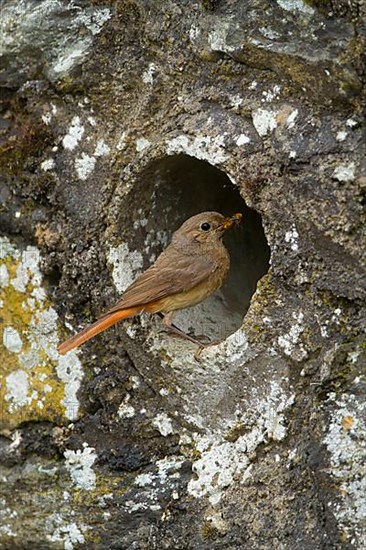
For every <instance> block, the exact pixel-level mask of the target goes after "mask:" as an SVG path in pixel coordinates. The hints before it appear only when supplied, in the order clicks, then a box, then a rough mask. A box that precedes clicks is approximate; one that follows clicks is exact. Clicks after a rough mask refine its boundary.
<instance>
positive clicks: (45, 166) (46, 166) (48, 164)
mask: <svg viewBox="0 0 366 550" xmlns="http://www.w3.org/2000/svg"><path fill="white" fill-rule="evenodd" d="M54 167H55V161H54V160H53V159H46V160H44V161H43V162H41V168H42V170H43V171H44V172H48V171H49V170H53V168H54Z"/></svg>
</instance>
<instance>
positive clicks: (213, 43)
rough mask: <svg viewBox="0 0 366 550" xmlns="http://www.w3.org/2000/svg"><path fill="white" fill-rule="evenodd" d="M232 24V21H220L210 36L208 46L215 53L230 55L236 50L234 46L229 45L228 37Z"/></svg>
mask: <svg viewBox="0 0 366 550" xmlns="http://www.w3.org/2000/svg"><path fill="white" fill-rule="evenodd" d="M231 25H232V23H231V22H230V21H223V20H222V21H220V22H217V25H216V27H215V29H214V30H212V31H211V32H210V33H209V35H208V44H209V46H210V48H211V50H213V51H218V52H226V53H230V52H233V51H234V50H235V47H234V46H230V45H229V44H228V43H227V36H228V32H229V29H230V27H231Z"/></svg>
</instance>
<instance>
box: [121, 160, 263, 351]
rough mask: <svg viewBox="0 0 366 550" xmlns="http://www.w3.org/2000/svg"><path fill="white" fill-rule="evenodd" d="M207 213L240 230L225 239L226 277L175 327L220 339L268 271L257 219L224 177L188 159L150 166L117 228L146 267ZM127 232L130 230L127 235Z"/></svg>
mask: <svg viewBox="0 0 366 550" xmlns="http://www.w3.org/2000/svg"><path fill="white" fill-rule="evenodd" d="M209 210H215V211H217V212H221V213H222V214H224V215H229V214H234V213H236V212H241V213H242V214H243V221H242V223H241V225H240V226H238V227H234V228H233V229H231V230H230V231H228V232H227V234H226V235H225V237H224V242H225V244H226V246H227V249H228V251H229V253H230V258H231V267H230V272H229V275H228V277H227V279H226V281H225V283H224V284H223V286H222V288H221V289H220V290H219V291H217V292H216V293H215V294H213V295H212V296H211V297H210V298H208V299H207V300H205V301H204V302H202V303H201V304H198V305H197V306H194V307H192V308H188V309H185V310H181V311H179V312H177V313H176V315H175V316H174V324H175V325H177V326H178V327H179V328H181V329H183V330H184V331H186V332H194V333H195V334H196V335H202V334H203V335H205V336H209V337H210V338H211V339H213V340H223V339H225V338H226V337H227V336H228V335H230V334H232V333H233V332H234V331H235V330H236V329H238V328H239V327H240V326H241V324H242V320H243V316H244V315H245V313H246V311H247V309H248V307H249V303H250V299H251V297H252V295H253V293H254V291H255V289H256V285H257V282H258V280H259V279H260V278H261V277H262V276H263V275H264V274H265V273H266V272H267V271H268V267H269V247H268V244H267V241H266V238H265V235H264V231H263V226H262V222H261V217H260V215H259V214H258V212H256V211H255V210H253V209H251V208H249V207H248V206H247V205H246V203H245V201H244V200H243V198H242V197H241V195H240V193H239V191H238V189H237V187H236V186H235V185H233V184H232V182H231V181H230V179H229V178H228V176H227V175H226V174H225V173H224V172H222V171H221V170H219V169H218V168H215V167H214V166H212V165H211V164H209V163H208V162H206V161H202V160H198V159H196V158H194V157H190V156H188V155H183V154H182V155H176V156H172V157H165V158H163V159H159V160H157V161H154V162H152V163H151V164H150V165H149V166H148V168H146V169H145V170H144V171H143V173H142V174H140V175H139V177H138V181H137V183H136V185H135V186H134V191H133V193H131V194H130V195H129V197H128V198H127V199H126V197H125V198H124V204H123V208H121V210H120V212H119V214H120V224H118V225H119V226H120V228H121V229H122V228H124V234H125V237H127V240H128V242H129V245H130V248H131V249H136V250H139V251H143V253H144V261H145V265H144V267H145V268H146V267H148V266H149V265H151V263H153V261H154V260H155V258H156V257H157V256H158V254H159V253H160V252H161V251H162V250H163V248H164V247H165V246H166V244H167V243H168V242H169V241H170V238H171V235H172V233H173V232H174V231H175V230H176V229H177V228H178V227H179V226H180V225H181V224H182V223H183V222H184V221H185V220H186V219H187V218H189V217H190V216H193V215H194V214H197V213H199V212H203V211H209ZM126 227H127V228H131V229H130V230H128V231H127V235H126V229H125V228H126ZM132 228H133V229H132Z"/></svg>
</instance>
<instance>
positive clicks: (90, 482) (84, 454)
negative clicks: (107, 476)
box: [64, 443, 97, 491]
mask: <svg viewBox="0 0 366 550" xmlns="http://www.w3.org/2000/svg"><path fill="white" fill-rule="evenodd" d="M64 457H65V458H66V462H65V466H66V469H67V470H68V471H69V473H70V476H71V479H72V481H73V483H74V484H75V485H76V486H77V487H79V488H80V489H84V490H86V491H90V490H91V489H94V488H95V484H96V475H95V472H94V470H93V464H94V462H95V461H96V459H97V454H96V452H95V449H94V448H93V447H89V445H88V444H87V443H83V449H78V450H77V451H72V450H66V451H65V452H64Z"/></svg>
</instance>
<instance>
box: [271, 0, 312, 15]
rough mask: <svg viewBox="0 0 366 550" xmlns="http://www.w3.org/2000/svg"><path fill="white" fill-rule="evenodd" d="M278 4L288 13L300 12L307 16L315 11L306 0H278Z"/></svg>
mask: <svg viewBox="0 0 366 550" xmlns="http://www.w3.org/2000/svg"><path fill="white" fill-rule="evenodd" d="M277 4H278V5H279V6H281V8H282V9H284V10H286V11H299V12H301V13H304V14H307V15H312V14H313V13H314V9H313V8H312V7H311V6H309V5H308V4H307V3H306V2H304V0H277Z"/></svg>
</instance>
